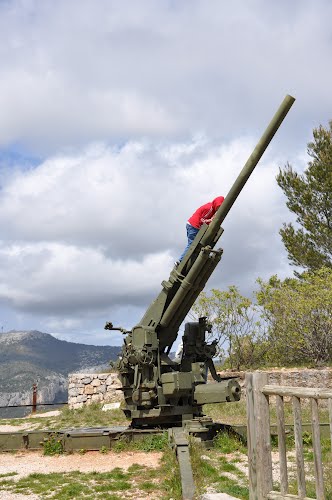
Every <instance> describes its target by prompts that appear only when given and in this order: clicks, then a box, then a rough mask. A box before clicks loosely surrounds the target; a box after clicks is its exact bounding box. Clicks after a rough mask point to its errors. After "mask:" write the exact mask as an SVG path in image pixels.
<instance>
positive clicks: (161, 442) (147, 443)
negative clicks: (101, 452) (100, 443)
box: [112, 432, 168, 452]
mask: <svg viewBox="0 0 332 500" xmlns="http://www.w3.org/2000/svg"><path fill="white" fill-rule="evenodd" d="M167 446H168V435H167V432H162V433H160V434H147V435H146V436H144V435H143V436H142V437H140V438H139V439H136V440H132V439H130V438H129V437H128V436H126V435H123V436H121V437H120V438H119V439H117V440H116V441H115V442H114V444H113V446H112V450H113V451H116V452H123V451H146V452H149V451H164V450H165V449H166V448H167Z"/></svg>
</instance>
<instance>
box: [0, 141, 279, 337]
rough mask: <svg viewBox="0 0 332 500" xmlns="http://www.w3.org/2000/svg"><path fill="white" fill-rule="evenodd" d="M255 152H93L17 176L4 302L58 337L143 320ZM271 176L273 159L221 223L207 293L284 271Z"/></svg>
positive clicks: (5, 228)
mask: <svg viewBox="0 0 332 500" xmlns="http://www.w3.org/2000/svg"><path fill="white" fill-rule="evenodd" d="M253 147H254V144H253V141H252V140H249V139H248V138H246V139H243V140H240V139H239V140H236V141H232V142H231V143H228V144H223V145H219V144H215V143H211V142H209V141H208V140H207V139H206V138H204V137H198V138H196V139H194V140H193V141H191V142H189V143H184V142H182V143H176V144H175V143H171V144H159V145H156V144H155V143H149V142H147V141H143V142H135V143H128V144H126V145H125V146H123V147H122V148H121V149H115V148H109V147H107V146H105V145H102V144H97V145H96V144H95V145H91V146H90V147H88V148H87V149H86V150H85V151H83V152H81V153H80V154H79V153H77V154H71V155H70V156H65V155H62V156H56V157H51V158H49V159H48V160H46V161H45V162H43V163H42V164H40V165H39V166H37V167H36V168H34V169H30V170H23V171H21V172H18V171H16V172H15V173H14V174H13V176H12V177H7V179H6V182H5V184H4V185H3V189H2V191H1V193H0V228H1V234H2V245H1V247H0V264H1V265H0V269H1V271H0V283H1V285H0V299H1V300H2V301H3V302H5V303H6V304H7V305H8V304H10V305H11V306H12V307H14V308H15V309H17V310H20V311H23V312H25V313H33V314H42V315H44V316H45V318H48V319H47V321H48V322H49V323H48V324H49V326H52V327H53V328H54V329H59V328H58V327H59V324H60V323H61V324H62V326H63V328H64V329H66V328H69V326H68V325H74V324H77V327H78V326H79V324H81V323H80V322H79V323H77V320H78V318H80V317H82V316H83V317H84V318H85V319H86V320H87V321H90V320H91V318H93V317H98V316H99V315H100V314H101V312H102V314H106V311H111V313H112V315H114V314H116V310H117V308H119V307H122V308H123V307H124V306H127V307H131V308H135V307H136V308H137V307H138V308H140V309H141V310H143V309H144V307H147V306H148V304H149V302H150V300H151V299H152V298H153V297H154V296H155V295H157V293H159V290H160V283H161V281H162V280H163V279H167V278H168V274H169V271H170V269H171V267H172V263H173V262H174V260H176V259H177V258H178V255H179V254H180V252H181V251H182V249H183V247H184V246H185V241H186V237H185V223H186V220H187V219H188V217H189V216H190V215H191V213H192V212H193V211H194V210H195V209H196V208H197V207H198V206H199V205H201V204H203V203H205V202H207V201H208V200H211V199H213V198H214V197H215V196H217V195H219V194H223V195H226V194H227V192H228V191H229V189H230V187H231V185H232V183H233V182H234V180H235V178H236V176H237V175H238V174H239V172H240V170H241V169H242V166H243V164H244V163H245V161H246V160H247V158H248V156H249V154H250V153H251V150H252V149H253ZM278 161H280V160H278ZM276 170H277V169H276V160H274V159H273V158H271V157H268V158H267V160H266V161H262V163H261V165H259V166H258V167H257V171H255V172H254V173H253V175H252V178H251V179H250V180H249V182H248V185H247V186H246V187H245V188H244V190H243V192H242V193H241V195H240V197H239V199H238V201H237V203H236V205H235V206H234V208H233V209H232V211H231V212H230V214H229V216H228V218H227V219H226V221H225V224H224V227H225V234H224V235H223V237H222V240H221V245H222V246H224V248H225V257H224V258H223V262H222V263H221V264H220V270H217V271H216V273H215V274H216V276H215V277H214V280H213V283H214V284H215V283H217V284H218V285H219V286H222V287H226V286H228V285H229V284H233V283H236V284H240V285H242V287H244V288H245V289H246V290H248V289H252V288H253V285H254V279H255V278H256V277H257V276H258V275H265V274H266V273H270V274H272V272H277V271H278V270H280V269H281V270H282V271H283V270H284V267H285V266H284V264H281V263H280V262H279V256H280V255H281V253H282V248H281V244H280V241H279V237H278V234H277V233H278V229H279V227H280V226H281V222H282V220H283V217H285V207H284V205H283V200H282V197H281V192H280V189H279V188H278V187H277V185H276V182H275V174H276ZM271 242H274V245H277V249H278V251H277V252H276V248H275V247H272V248H271ZM218 269H219V268H218ZM59 321H60V323H59Z"/></svg>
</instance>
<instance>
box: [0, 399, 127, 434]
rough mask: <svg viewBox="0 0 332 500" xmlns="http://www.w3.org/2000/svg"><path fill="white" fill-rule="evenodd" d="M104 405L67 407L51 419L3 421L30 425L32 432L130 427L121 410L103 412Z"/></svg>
mask: <svg viewBox="0 0 332 500" xmlns="http://www.w3.org/2000/svg"><path fill="white" fill-rule="evenodd" d="M101 408H102V405H100V404H98V403H94V404H91V405H87V406H83V407H82V408H77V409H76V410H71V409H69V408H68V407H67V406H64V407H62V408H61V409H60V414H59V415H56V416H50V417H47V416H46V417H39V418H38V417H34V418H31V419H29V418H13V419H2V420H0V423H1V424H2V425H14V426H19V425H22V424H29V429H30V430H41V429H52V430H54V431H57V430H61V429H70V428H80V427H110V426H112V425H128V424H129V421H128V420H127V419H126V417H125V415H124V413H123V411H122V410H121V409H115V410H107V411H103V410H102V409H101Z"/></svg>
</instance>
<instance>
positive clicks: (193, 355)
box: [106, 95, 295, 426]
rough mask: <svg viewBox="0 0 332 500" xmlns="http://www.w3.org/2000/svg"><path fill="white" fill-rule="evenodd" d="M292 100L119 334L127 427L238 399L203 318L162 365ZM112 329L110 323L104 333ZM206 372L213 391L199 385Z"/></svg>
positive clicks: (179, 419)
mask: <svg viewBox="0 0 332 500" xmlns="http://www.w3.org/2000/svg"><path fill="white" fill-rule="evenodd" d="M294 101H295V99H294V98H293V97H292V96H289V95H287V96H286V97H285V99H284V100H283V102H282V103H281V105H280V107H279V109H278V110H277V112H276V114H275V115H274V117H273V118H272V120H271V122H270V124H269V125H268V127H267V129H266V130H265V132H264V134H263V135H262V137H261V139H260V141H259V142H258V144H257V146H256V147H255V149H254V151H253V152H252V154H251V155H250V157H249V159H248V161H247V162H246V164H245V165H244V167H243V169H242V171H241V172H240V174H239V176H238V177H237V179H236V181H235V182H234V184H233V186H232V188H231V190H230V191H229V193H228V194H227V196H226V198H225V200H224V202H223V204H222V205H221V206H220V207H219V209H218V211H217V213H216V215H215V217H214V219H213V221H212V222H211V224H210V225H207V224H204V225H203V226H202V227H201V229H200V231H199V232H198V234H197V236H196V238H195V240H194V242H193V243H192V245H191V246H190V247H189V249H188V250H187V252H186V254H185V256H184V258H183V260H182V261H181V262H180V264H178V265H176V266H175V267H174V268H173V269H172V271H171V273H170V276H169V278H168V280H167V281H163V282H162V290H161V292H160V293H159V295H158V296H157V298H156V299H155V300H154V301H153V302H152V303H151V305H150V306H149V307H148V309H147V311H146V312H145V314H144V316H143V318H142V319H141V321H140V323H139V324H138V325H136V326H135V327H134V328H133V329H132V330H131V331H128V332H127V331H125V330H123V329H120V328H117V329H120V330H121V331H123V333H124V334H125V337H124V344H123V347H122V352H121V354H120V357H119V360H118V362H117V369H118V372H119V377H120V380H121V383H122V390H123V392H124V397H125V408H124V412H125V414H126V415H127V416H128V417H130V418H131V419H132V425H133V426H139V425H162V424H167V425H174V424H178V423H183V422H185V421H187V420H192V419H193V418H195V417H202V416H203V413H202V405H204V404H206V403H220V402H232V401H238V400H239V399H240V386H239V384H238V382H237V381H236V380H235V379H234V378H229V379H223V380H222V379H220V377H219V376H218V375H217V373H216V370H215V367H214V364H213V357H214V356H215V353H216V346H215V343H214V342H212V343H207V342H206V338H205V334H206V332H207V331H209V328H210V327H209V325H208V324H207V322H206V319H205V318H200V319H199V321H198V322H194V323H187V324H186V325H185V331H184V336H183V354H182V359H181V361H180V362H176V361H173V360H171V359H170V358H169V353H170V350H171V348H172V345H173V343H174V341H175V340H176V338H177V335H178V330H179V327H180V325H181V323H182V322H183V321H184V319H185V317H186V315H187V314H188V312H189V310H190V309H191V307H192V305H193V304H194V302H195V300H196V298H197V297H198V295H199V294H200V292H201V291H202V290H203V289H204V286H205V284H206V282H207V281H208V279H209V277H210V276H211V274H212V273H213V271H214V269H215V268H216V266H217V264H218V262H219V261H220V259H221V256H222V249H221V248H218V249H215V246H216V244H217V242H218V240H219V238H220V236H221V235H222V233H223V229H222V227H221V224H222V222H223V220H224V219H225V217H226V215H227V214H228V212H229V210H230V209H231V207H232V205H233V204H234V202H235V200H236V199H237V197H238V195H239V193H240V192H241V190H242V189H243V187H244V185H245V183H246V182H247V180H248V178H249V176H250V175H251V173H252V172H253V170H254V168H255V166H256V165H257V163H258V161H259V160H260V158H261V157H262V155H263V153H264V151H265V149H266V148H267V146H268V145H269V143H270V141H271V140H272V138H273V136H274V134H275V133H276V131H277V130H278V128H279V126H280V125H281V123H282V121H283V120H284V118H285V116H286V115H287V113H288V111H289V109H290V108H291V106H292V104H293V102H294ZM106 327H107V328H108V329H115V328H114V327H113V325H112V324H111V323H109V324H107V326H106ZM208 370H210V372H211V375H212V377H213V378H214V380H215V381H216V382H217V383H211V384H207V383H206V382H207V372H208Z"/></svg>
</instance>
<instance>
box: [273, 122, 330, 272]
mask: <svg viewBox="0 0 332 500" xmlns="http://www.w3.org/2000/svg"><path fill="white" fill-rule="evenodd" d="M307 152H308V155H309V156H310V157H311V159H312V160H311V161H309V162H308V166H307V168H306V170H305V171H304V173H303V174H302V175H300V174H298V173H297V172H296V171H295V170H294V169H293V168H292V166H291V165H290V164H289V163H287V165H286V166H285V168H284V170H282V169H279V174H278V175H277V182H278V184H279V186H280V187H281V189H282V190H283V191H284V193H285V195H286V197H287V199H288V200H287V203H286V204H287V207H288V208H289V210H290V211H291V212H293V213H294V214H296V222H297V225H299V226H300V227H294V225H293V224H291V223H289V224H286V223H284V224H283V227H282V229H281V230H280V234H281V237H282V241H283V243H284V245H285V248H286V250H287V252H288V258H289V260H290V261H291V263H292V265H296V266H300V267H302V268H304V269H305V270H308V271H315V270H317V269H320V268H321V267H323V266H326V267H332V121H330V123H329V128H326V129H325V128H324V127H322V126H319V127H318V128H316V129H314V130H313V141H312V142H310V143H309V144H308V149H307ZM295 274H297V275H298V273H296V272H295Z"/></svg>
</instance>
